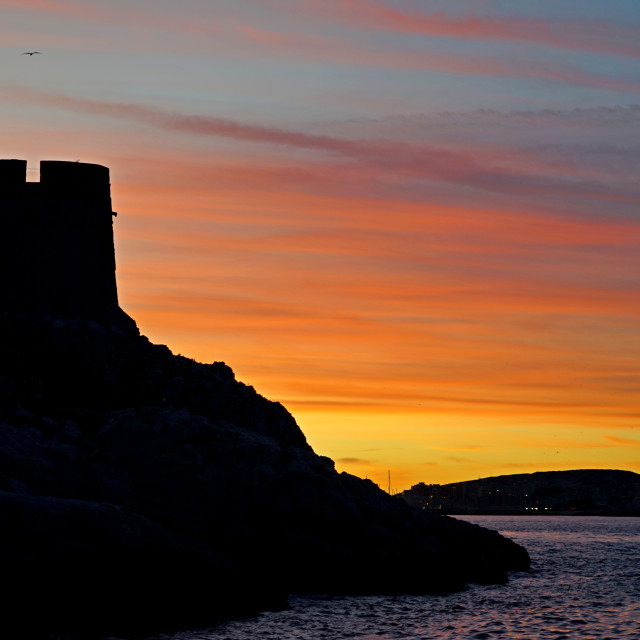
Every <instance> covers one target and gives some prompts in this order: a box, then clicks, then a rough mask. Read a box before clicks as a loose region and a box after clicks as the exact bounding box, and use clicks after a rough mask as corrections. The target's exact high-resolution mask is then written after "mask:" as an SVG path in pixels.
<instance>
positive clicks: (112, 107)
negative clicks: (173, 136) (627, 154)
mask: <svg viewBox="0 0 640 640" xmlns="http://www.w3.org/2000/svg"><path fill="white" fill-rule="evenodd" d="M2 94H3V95H4V96H5V98H7V99H11V100H13V101H17V102H29V103H30V104H31V103H37V104H40V105H45V104H46V105H48V106H51V107H57V108H60V109H64V110H69V111H76V112H82V113H89V114H96V115H103V116H109V117H113V118H118V119H124V120H129V121H134V122H137V123H139V124H142V125H146V126H151V127H155V128H159V129H164V130H167V131H177V132H184V133H189V134H198V135H201V136H203V135H204V136H213V137H219V138H229V139H234V140H239V141H244V142H249V143H258V144H270V145H277V146H281V147H287V148H289V149H297V150H301V151H308V152H314V153H320V154H321V156H323V157H325V158H330V157H331V158H334V159H335V158H342V159H344V160H346V161H349V162H350V163H356V165H361V166H362V167H366V168H367V170H368V171H370V172H373V171H375V172H377V173H378V174H379V175H380V177H389V176H393V175H395V176H404V178H405V179H417V180H436V181H444V182H451V183H455V184H464V185H465V186H467V187H474V188H476V189H480V190H486V191H499V192H501V193H512V194H522V195H533V194H538V195H540V194H548V195H554V194H555V195H562V196H569V195H570V194H571V195H578V194H579V197H581V198H584V197H589V198H592V199H593V198H601V199H603V200H605V201H616V200H622V201H627V202H630V203H633V202H638V200H639V197H638V195H637V193H636V192H635V191H634V190H632V191H630V192H628V193H625V192H624V191H621V190H620V189H616V190H615V191H614V190H613V189H611V188H609V187H608V186H607V185H606V184H605V183H601V182H599V181H596V180H589V179H580V180H570V181H566V180H564V178H563V176H562V175H561V174H558V173H555V174H551V175H545V174H544V173H542V174H541V173H539V172H538V171H537V170H536V168H535V167H533V166H531V167H527V166H521V167H519V168H518V166H517V165H518V164H519V163H521V162H522V155H521V154H520V153H517V152H513V151H511V150H498V149H492V148H490V147H489V148H484V149H483V148H476V149H473V150H472V151H465V150H462V149H457V150H451V149H447V148H444V147H435V146H433V145H429V144H424V143H421V144H411V143H406V142H400V141H394V140H363V139H348V138H341V137H335V136H330V135H321V134H312V133H301V132H296V131H289V130H285V129H280V128H276V127H266V126H261V125H255V124H246V123H242V122H239V121H237V120H233V119H230V118H221V117H214V116H206V115H186V114H181V113H177V112H172V111H166V110H162V109H158V108H154V107H148V106H144V105H136V104H125V103H116V102H103V101H98V100H89V99H84V98H76V97H71V96H66V95H61V94H54V93H44V92H38V91H32V90H29V89H23V88H19V87H8V88H5V89H4V91H2ZM514 159H516V160H517V162H516V163H514V162H513V161H514ZM351 166H354V165H353V164H352V165H351ZM372 176H373V174H371V175H370V177H372Z"/></svg>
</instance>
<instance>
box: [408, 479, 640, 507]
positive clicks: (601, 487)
mask: <svg viewBox="0 0 640 640" xmlns="http://www.w3.org/2000/svg"><path fill="white" fill-rule="evenodd" d="M401 495H402V497H403V498H404V500H405V501H406V502H407V503H408V504H410V505H412V506H415V507H422V508H426V509H431V510H434V511H439V512H441V513H451V514H458V515H462V514H485V515H495V514H512V515H582V516H584V515H599V516H640V474H637V473H633V472H632V471H620V470H615V469H577V470H574V471H538V472H536V473H518V474H513V475H506V476H496V477H493V478H482V479H479V480H469V481H467V482H453V483H451V484H442V485H440V484H425V483H422V482H421V483H419V484H416V485H414V486H413V487H411V489H408V490H407V491H404V492H403V493H402V494H401Z"/></svg>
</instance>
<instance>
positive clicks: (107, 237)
mask: <svg viewBox="0 0 640 640" xmlns="http://www.w3.org/2000/svg"><path fill="white" fill-rule="evenodd" d="M26 176H27V162H26V160H0V273H1V276H0V278H1V280H0V308H1V309H4V310H11V311H15V310H20V311H30V312H39V313H45V314H49V315H54V316H63V317H67V318H79V319H91V320H98V321H101V322H119V321H121V320H123V319H124V318H128V317H127V316H126V315H125V314H124V312H123V311H121V309H120V308H119V306H118V292H117V289H116V277H115V269H116V265H115V253H114V245H113V223H112V216H113V215H114V213H113V212H112V210H111V190H110V184H109V169H108V168H107V167H103V166H100V165H97V164H85V163H80V162H59V161H42V162H41V163H40V182H27V181H26Z"/></svg>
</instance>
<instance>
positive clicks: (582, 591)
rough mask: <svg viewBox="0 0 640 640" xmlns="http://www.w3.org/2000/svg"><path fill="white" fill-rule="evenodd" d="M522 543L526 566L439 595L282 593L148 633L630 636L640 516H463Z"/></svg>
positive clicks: (211, 637) (525, 638)
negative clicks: (212, 620) (497, 579)
mask: <svg viewBox="0 0 640 640" xmlns="http://www.w3.org/2000/svg"><path fill="white" fill-rule="evenodd" d="M463 519H465V520H469V521H471V522H475V523H477V524H480V525H482V526H485V527H488V528H491V529H497V530H498V531H500V532H501V533H502V534H504V535H505V536H507V537H509V538H511V539H513V540H515V541H516V542H518V543H520V544H522V545H524V546H525V547H526V548H527V550H528V551H529V554H530V555H531V559H532V570H531V573H528V574H527V573H513V574H511V575H510V580H509V583H508V584H507V585H500V586H495V585H494V586H482V585H471V586H470V587H469V588H468V589H467V590H465V591H463V592H460V593H455V594H450V595H442V596H415V595H412V596H393V597H389V596H375V597H369V596H368V597H330V596H323V595H314V596H292V597H291V598H290V603H291V605H292V609H291V610H289V611H282V612H277V613H264V614H261V615H259V616H256V617H252V618H248V619H244V620H240V621H235V622H227V623H223V624H220V625H217V626H215V627H212V628H210V629H202V630H198V631H189V632H186V631H185V632H180V633H175V634H173V635H160V636H155V637H154V639H153V640H169V639H171V640H254V639H260V640H268V639H270V640H344V639H347V638H351V639H356V640H400V639H402V640H485V639H491V638H503V639H505V640H511V639H514V640H515V639H517V640H529V639H531V640H534V639H535V640H546V639H549V640H574V639H576V640H587V639H588V640H591V639H593V640H606V639H607V638H609V639H611V640H620V639H625V640H626V639H629V640H631V639H633V640H638V639H639V638H640V518H600V517H579V516H575V517H572V516H464V518H463Z"/></svg>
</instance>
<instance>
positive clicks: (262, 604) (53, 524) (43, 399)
mask: <svg viewBox="0 0 640 640" xmlns="http://www.w3.org/2000/svg"><path fill="white" fill-rule="evenodd" d="M0 563H1V566H2V580H3V583H4V585H5V587H8V589H6V590H5V591H8V593H9V595H6V596H5V597H4V601H3V621H4V624H5V625H9V624H17V625H18V626H20V627H21V628H22V629H25V628H28V629H30V633H31V634H32V635H31V636H30V637H37V634H38V633H42V634H45V633H48V632H54V631H55V632H61V633H62V632H64V633H79V632H81V633H83V634H87V633H88V632H92V633H96V634H99V633H103V632H104V633H107V632H108V633H117V632H123V633H124V632H126V633H131V632H135V631H150V630H153V629H166V628H169V627H173V626H178V625H182V624H191V625H197V624H206V623H209V622H211V621H213V620H215V619H219V618H228V617H232V616H238V615H243V614H246V613H251V612H256V611H258V610H260V609H266V608H274V607H275V608H278V607H283V606H286V598H287V594H288V593H290V592H294V591H295V592H304V591H316V592H330V593H375V592H377V593H400V592H425V593H427V592H437V591H448V590H455V589H459V588H462V587H463V586H464V584H465V583H467V582H470V581H481V582H504V581H506V580H507V572H508V571H510V570H527V569H528V568H529V557H528V555H527V552H526V551H525V550H524V549H523V548H522V547H520V546H518V545H516V544H515V543H513V542H511V541H509V540H507V539H505V538H503V537H501V536H500V535H498V534H497V533H495V532H492V531H488V530H485V529H481V528H480V527H477V526H474V525H471V524H469V523H465V522H462V521H458V520H454V519H451V518H446V517H442V516H434V515H431V514H429V513H427V512H425V511H420V510H416V509H412V508H410V507H408V506H407V505H406V504H404V503H403V502H402V501H400V500H397V499H394V498H391V497H389V496H388V495H386V494H385V493H384V492H382V491H381V490H380V489H378V487H376V486H375V485H374V484H373V483H372V482H370V481H367V480H361V479H359V478H356V477H354V476H350V475H348V474H346V473H337V472H336V470H335V469H334V466H333V462H332V461H331V460H329V459H328V458H325V457H322V456H318V455H316V454H315V453H314V452H313V451H312V450H311V448H310V447H309V445H308V444H307V443H306V440H305V438H304V435H303V434H302V432H301V431H300V429H299V428H298V426H297V425H296V423H295V421H294V419H293V418H292V416H291V415H290V414H289V413H288V412H287V411H286V410H285V409H284V408H283V407H282V406H281V405H279V404H277V403H274V402H270V401H268V400H266V399H264V398H262V397H261V396H259V395H258V394H257V393H256V392H255V390H254V389H253V388H251V387H248V386H246V385H244V384H242V383H240V382H237V381H236V380H235V378H234V375H233V372H232V371H231V370H230V369H229V368H228V367H227V366H226V365H224V364H222V363H214V364H210V365H204V364H198V363H196V362H194V361H192V360H189V359H187V358H183V357H180V356H174V355H172V354H171V353H170V351H169V350H168V349H167V348H166V347H163V346H158V345H153V344H151V343H149V341H148V340H147V339H146V338H144V337H141V336H140V335H139V334H138V333H137V330H135V327H134V326H133V325H132V324H131V323H127V322H122V323H120V324H119V325H118V326H110V327H106V326H103V325H101V324H98V323H96V322H88V321H79V320H77V321H68V320H62V319H59V318H54V317H40V316H30V315H26V314H10V313H3V314H0Z"/></svg>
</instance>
